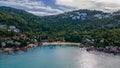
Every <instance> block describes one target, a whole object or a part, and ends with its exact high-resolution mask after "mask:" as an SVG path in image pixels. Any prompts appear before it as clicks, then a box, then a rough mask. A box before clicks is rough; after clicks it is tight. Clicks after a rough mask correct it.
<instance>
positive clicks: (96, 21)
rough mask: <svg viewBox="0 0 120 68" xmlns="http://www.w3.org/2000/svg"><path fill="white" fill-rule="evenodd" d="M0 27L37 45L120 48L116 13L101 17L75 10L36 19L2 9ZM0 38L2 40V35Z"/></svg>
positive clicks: (89, 11)
mask: <svg viewBox="0 0 120 68" xmlns="http://www.w3.org/2000/svg"><path fill="white" fill-rule="evenodd" d="M0 25H7V26H10V25H14V26H16V27H17V28H18V29H20V30H21V32H22V33H24V34H26V35H27V36H28V37H31V38H36V39H38V40H39V41H69V42H82V43H84V44H91V45H97V46H102V45H103V46H104V45H117V46H119V45H120V12H119V11H118V12H114V13H104V12H102V11H95V10H77V11H72V12H66V13H63V14H59V15H52V16H43V17H38V16H35V15H33V14H30V13H28V12H26V11H24V10H19V9H14V8H10V7H4V6H2V7H0ZM1 30H2V29H1ZM2 32H3V31H2ZM0 34H1V36H0V37H2V33H0ZM7 36H9V35H7Z"/></svg>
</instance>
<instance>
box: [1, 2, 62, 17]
mask: <svg viewBox="0 0 120 68" xmlns="http://www.w3.org/2000/svg"><path fill="white" fill-rule="evenodd" d="M0 5H1V6H9V7H14V8H19V9H23V10H26V11H30V13H33V14H35V15H36V14H39V15H40V16H41V15H47V14H49V13H51V12H54V13H53V14H58V13H63V11H62V10H59V9H54V8H52V7H50V6H46V5H45V4H44V3H43V2H42V1H40V0H39V1H35V0H0ZM45 13H46V14H45ZM49 15H50V14H49Z"/></svg>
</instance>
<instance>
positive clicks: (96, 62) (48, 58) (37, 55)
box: [0, 45, 120, 68]
mask: <svg viewBox="0 0 120 68" xmlns="http://www.w3.org/2000/svg"><path fill="white" fill-rule="evenodd" d="M0 68H120V56H115V55H112V54H105V53H101V52H95V51H93V52H87V51H85V50H84V49H80V48H79V47H77V46H66V45H62V46H59V45H57V46H56V45H48V46H41V47H36V48H32V49H30V50H29V51H27V52H24V53H21V54H19V53H14V54H13V55H6V54H0Z"/></svg>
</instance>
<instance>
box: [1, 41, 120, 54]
mask: <svg viewBox="0 0 120 68" xmlns="http://www.w3.org/2000/svg"><path fill="white" fill-rule="evenodd" d="M46 45H77V46H78V47H79V48H81V49H85V50H86V51H88V52H89V51H98V52H104V53H108V54H114V55H120V47H118V46H105V47H95V46H90V45H84V44H82V43H74V42H41V43H40V42H39V43H36V44H32V43H31V44H28V45H27V46H25V47H11V48H0V53H6V54H13V52H19V53H23V52H25V51H28V50H30V49H31V48H34V47H38V46H46Z"/></svg>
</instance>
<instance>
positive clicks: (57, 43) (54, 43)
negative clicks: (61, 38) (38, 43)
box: [42, 42, 81, 46]
mask: <svg viewBox="0 0 120 68" xmlns="http://www.w3.org/2000/svg"><path fill="white" fill-rule="evenodd" d="M80 44H81V43H74V42H42V45H43V46H44V45H78V46H79V45H80Z"/></svg>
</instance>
